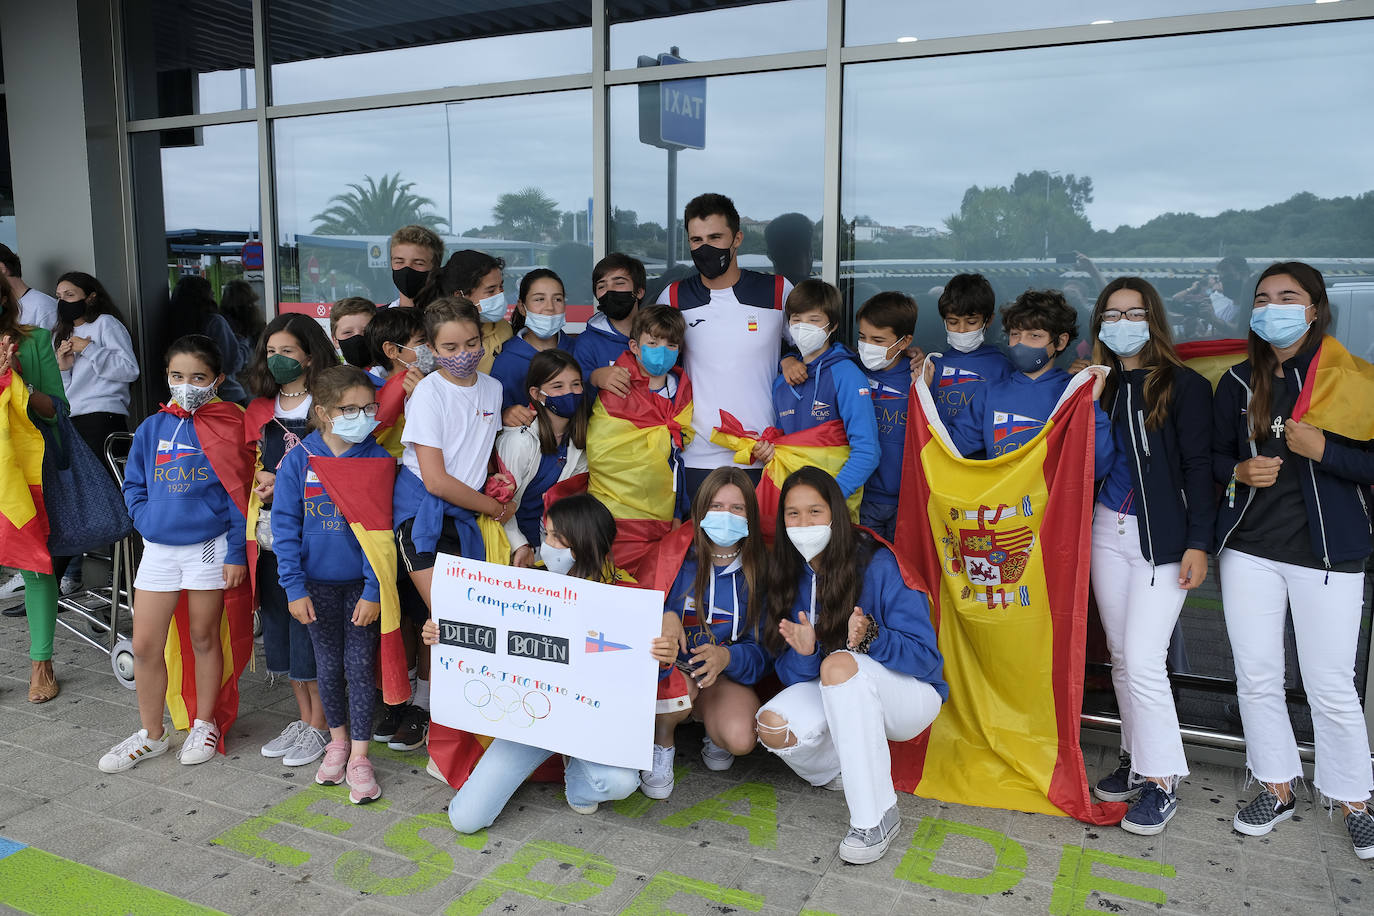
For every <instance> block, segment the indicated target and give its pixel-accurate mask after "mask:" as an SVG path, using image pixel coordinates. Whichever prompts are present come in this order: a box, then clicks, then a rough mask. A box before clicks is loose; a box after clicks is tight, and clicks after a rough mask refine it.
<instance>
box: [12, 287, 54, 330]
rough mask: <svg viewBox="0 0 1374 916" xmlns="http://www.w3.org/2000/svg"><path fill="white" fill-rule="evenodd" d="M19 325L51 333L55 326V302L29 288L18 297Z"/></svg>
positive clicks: (46, 295) (50, 297)
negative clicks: (42, 329) (30, 326)
mask: <svg viewBox="0 0 1374 916" xmlns="http://www.w3.org/2000/svg"><path fill="white" fill-rule="evenodd" d="M5 282H8V281H5ZM19 323H20V324H27V325H32V326H33V327H38V328H44V329H45V330H49V331H51V330H52V329H53V327H54V326H55V325H56V324H57V300H56V299H54V298H53V297H52V296H49V295H48V294H47V293H40V292H39V291H38V290H36V289H34V288H33V287H32V286H30V287H29V291H28V292H27V293H25V294H24V295H22V296H20V297H19Z"/></svg>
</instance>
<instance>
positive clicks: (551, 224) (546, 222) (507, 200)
mask: <svg viewBox="0 0 1374 916" xmlns="http://www.w3.org/2000/svg"><path fill="white" fill-rule="evenodd" d="M491 216H492V219H494V220H496V224H497V228H498V229H500V231H501V232H503V233H505V234H506V235H508V236H509V237H510V238H513V239H520V240H521V241H525V242H539V241H543V240H544V239H545V238H546V237H550V236H553V235H554V234H555V233H556V232H557V231H558V224H559V220H560V218H561V214H560V211H559V209H558V201H556V200H554V199H553V198H552V197H550V196H549V195H547V194H545V193H544V191H543V189H541V188H534V187H529V188H521V189H520V190H519V191H516V192H514V193H509V194H502V195H501V196H500V197H498V198H497V199H496V206H495V207H492V209H491Z"/></svg>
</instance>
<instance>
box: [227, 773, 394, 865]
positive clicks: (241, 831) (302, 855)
mask: <svg viewBox="0 0 1374 916" xmlns="http://www.w3.org/2000/svg"><path fill="white" fill-rule="evenodd" d="M319 801H328V802H331V803H333V804H335V805H341V806H343V807H344V808H345V809H347V808H348V807H349V801H348V789H347V788H345V787H343V786H321V785H312V786H308V787H307V788H305V789H302V790H301V791H300V792H297V793H296V794H295V795H292V796H291V797H290V798H288V799H286V800H285V801H282V802H278V803H277V804H275V805H273V806H272V807H271V808H269V809H267V812H266V813H264V814H260V815H258V816H257V817H255V818H250V819H249V820H246V821H244V822H243V823H242V824H239V825H238V826H237V827H231V828H229V829H228V830H226V831H224V832H223V833H221V834H220V835H219V836H217V837H215V838H214V839H213V840H211V841H210V842H211V843H213V844H214V845H216V846H223V847H224V848H225V849H232V850H234V852H240V853H243V854H244V855H246V856H252V857H253V858H255V859H264V860H266V861H268V862H271V863H272V864H274V865H287V866H290V867H292V868H298V867H300V866H302V865H304V864H305V863H306V862H309V861H310V853H308V852H306V851H305V850H303V849H297V848H296V847H294V846H290V845H287V844H286V843H277V842H275V841H273V840H269V839H267V838H266V837H264V836H263V834H264V833H266V832H267V831H268V830H269V829H270V828H272V827H273V826H275V825H277V824H294V825H296V826H297V827H305V828H307V829H310V830H318V831H320V832H321V833H328V834H330V835H331V836H338V835H339V834H341V833H343V832H344V831H346V830H348V829H349V828H351V827H352V826H353V825H352V824H350V823H349V822H348V821H345V820H341V819H339V818H337V817H333V816H331V815H328V814H321V813H319V812H315V811H311V810H310V807H311V806H312V805H314V804H315V803H316V802H319ZM372 804H373V806H374V807H376V808H377V809H378V810H380V811H385V810H386V809H387V808H389V807H391V802H390V801H388V800H387V799H385V798H382V799H378V800H377V801H375V802H373V803H372Z"/></svg>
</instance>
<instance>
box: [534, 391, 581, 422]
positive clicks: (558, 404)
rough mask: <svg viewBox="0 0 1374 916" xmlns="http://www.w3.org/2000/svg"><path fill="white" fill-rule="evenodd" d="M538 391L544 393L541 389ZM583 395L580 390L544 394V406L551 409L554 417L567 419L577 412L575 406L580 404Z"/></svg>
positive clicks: (577, 406)
mask: <svg viewBox="0 0 1374 916" xmlns="http://www.w3.org/2000/svg"><path fill="white" fill-rule="evenodd" d="M539 393H540V394H544V392H542V391H541V392H539ZM583 397H585V394H584V393H583V392H581V391H569V392H567V393H566V394H544V406H545V407H547V408H548V409H549V410H550V411H552V412H553V415H554V416H555V417H562V418H563V419H565V420H568V419H571V418H572V416H573V415H574V414H575V413H577V408H579V407H581V406H582V399H583Z"/></svg>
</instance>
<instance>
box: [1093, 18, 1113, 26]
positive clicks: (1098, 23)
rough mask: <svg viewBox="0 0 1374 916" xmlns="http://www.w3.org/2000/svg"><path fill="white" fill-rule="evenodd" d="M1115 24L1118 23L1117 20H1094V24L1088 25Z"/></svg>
mask: <svg viewBox="0 0 1374 916" xmlns="http://www.w3.org/2000/svg"><path fill="white" fill-rule="evenodd" d="M1113 22H1116V20H1115V19H1094V20H1093V21H1092V22H1090V23H1088V25H1111V24H1112V23H1113Z"/></svg>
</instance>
